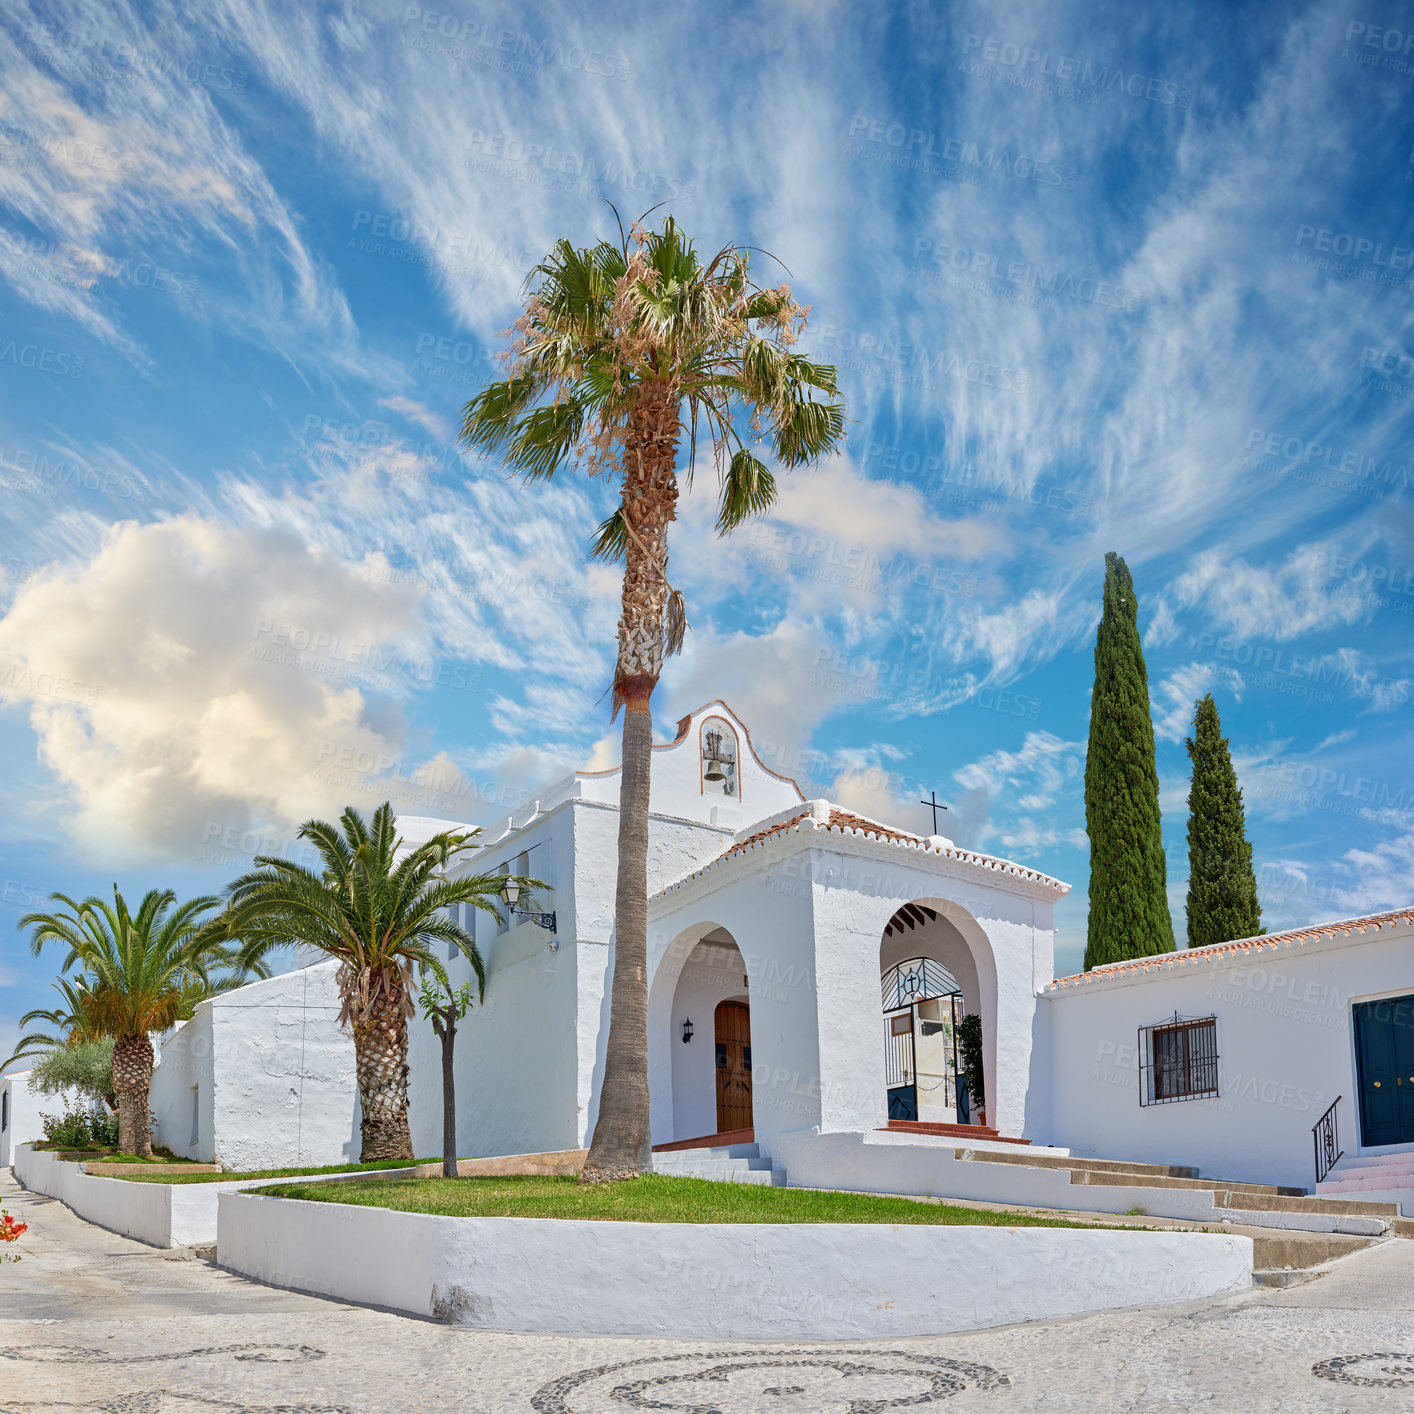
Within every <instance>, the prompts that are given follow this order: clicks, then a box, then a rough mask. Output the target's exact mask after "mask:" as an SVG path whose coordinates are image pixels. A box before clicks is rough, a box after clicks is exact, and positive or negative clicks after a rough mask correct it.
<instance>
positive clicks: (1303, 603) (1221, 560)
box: [1162, 544, 1371, 643]
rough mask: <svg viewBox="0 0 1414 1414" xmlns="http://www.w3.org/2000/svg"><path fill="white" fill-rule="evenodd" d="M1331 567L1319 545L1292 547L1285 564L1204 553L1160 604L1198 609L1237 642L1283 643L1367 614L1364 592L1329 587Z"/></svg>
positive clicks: (1339, 584)
mask: <svg viewBox="0 0 1414 1414" xmlns="http://www.w3.org/2000/svg"><path fill="white" fill-rule="evenodd" d="M1331 563H1332V551H1331V548H1330V547H1329V546H1328V545H1319V544H1308V545H1301V546H1298V547H1297V548H1296V549H1295V550H1293V551H1292V552H1291V554H1290V555H1289V556H1288V557H1287V559H1286V561H1285V563H1283V564H1277V565H1270V566H1266V565H1252V564H1248V563H1247V562H1246V561H1245V560H1242V559H1240V558H1234V557H1231V556H1229V555H1227V554H1226V553H1224V552H1223V551H1222V550H1219V549H1213V550H1205V551H1202V552H1201V553H1200V554H1199V555H1197V556H1196V557H1195V559H1194V561H1193V565H1192V567H1191V568H1190V569H1188V570H1186V571H1185V572H1184V573H1183V574H1181V575H1180V576H1179V577H1178V578H1177V579H1176V580H1174V582H1173V583H1172V584H1171V585H1169V586H1168V588H1167V589H1166V590H1165V591H1164V595H1163V600H1162V602H1163V603H1165V604H1172V605H1176V606H1177V607H1179V608H1182V609H1191V608H1195V607H1198V608H1201V609H1202V610H1203V612H1204V613H1206V614H1207V616H1208V618H1209V619H1210V620H1211V621H1213V622H1214V623H1216V624H1217V625H1218V626H1219V627H1220V628H1221V629H1224V630H1226V631H1227V632H1228V633H1230V634H1232V635H1235V636H1236V637H1238V638H1243V639H1247V638H1258V639H1275V640H1276V641H1277V642H1279V643H1286V642H1289V641H1291V640H1292V639H1295V638H1300V637H1303V636H1305V635H1307V634H1311V633H1315V632H1317V631H1319V630H1321V629H1328V628H1338V627H1341V626H1344V625H1347V624H1353V623H1359V622H1360V621H1361V620H1363V619H1365V618H1367V617H1368V616H1369V614H1370V612H1371V601H1370V596H1369V594H1368V593H1364V594H1362V593H1361V592H1360V589H1359V588H1358V587H1357V586H1356V585H1354V584H1352V583H1349V582H1340V581H1336V582H1335V583H1334V584H1333V583H1332V576H1331V571H1330V565H1331ZM1163 612H1170V610H1169V609H1167V608H1166V609H1164V610H1163Z"/></svg>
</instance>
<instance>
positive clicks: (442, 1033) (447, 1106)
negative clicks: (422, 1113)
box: [432, 1006, 457, 1178]
mask: <svg viewBox="0 0 1414 1414" xmlns="http://www.w3.org/2000/svg"><path fill="white" fill-rule="evenodd" d="M432 1029H433V1030H434V1031H435V1032H436V1033H437V1036H438V1038H439V1039H440V1040H441V1042H442V1177H443V1178H455V1177H456V1176H457V1077H456V1071H455V1068H454V1067H453V1064H452V1061H453V1056H454V1054H455V1051H456V1044H457V1009H456V1007H455V1006H449V1007H447V1008H445V1009H444V1010H443V1011H442V1013H441V1015H440V1017H437V1016H434V1017H433V1019H432Z"/></svg>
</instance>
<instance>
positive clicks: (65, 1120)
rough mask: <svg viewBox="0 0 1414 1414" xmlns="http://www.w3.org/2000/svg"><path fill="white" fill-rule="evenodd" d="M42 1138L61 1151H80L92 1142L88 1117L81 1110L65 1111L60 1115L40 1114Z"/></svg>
mask: <svg viewBox="0 0 1414 1414" xmlns="http://www.w3.org/2000/svg"><path fill="white" fill-rule="evenodd" d="M39 1122H40V1124H42V1125H43V1126H44V1137H45V1139H46V1140H48V1141H49V1143H51V1144H57V1145H58V1146H59V1147H60V1148H62V1149H82V1148H85V1147H86V1146H87V1145H89V1144H91V1143H92V1142H93V1128H92V1125H91V1124H90V1122H89V1115H88V1114H87V1113H86V1112H85V1111H83V1110H65V1111H64V1113H63V1114H61V1115H47V1114H41V1115H40V1116H39Z"/></svg>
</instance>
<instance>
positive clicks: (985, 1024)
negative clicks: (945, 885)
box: [879, 897, 997, 1122]
mask: <svg viewBox="0 0 1414 1414" xmlns="http://www.w3.org/2000/svg"><path fill="white" fill-rule="evenodd" d="M911 958H925V959H928V960H929V961H931V962H933V963H936V964H937V965H938V966H939V967H941V968H942V969H944V970H945V971H946V972H947V973H948V974H949V975H950V976H951V977H952V978H954V979H955V980H956V983H957V988H958V991H959V992H960V993H961V1006H960V1013H961V1015H968V1014H974V1015H976V1016H978V1017H980V1018H981V1022H982V1069H983V1086H982V1090H983V1094H984V1097H985V1099H988V1100H989V1099H990V1098H991V1097H992V1096H993V1095H995V1094H996V1071H997V966H996V958H995V955H994V954H993V951H992V947H991V944H990V942H989V941H988V938H987V934H986V932H985V931H984V930H983V928H982V926H981V924H979V923H978V921H977V920H976V919H975V918H974V917H973V916H972V915H971V914H970V913H969V912H968V911H967V910H966V909H964V908H962V907H961V906H960V905H959V904H957V903H955V902H953V901H951V900H949V899H942V898H926V897H925V898H918V899H913V900H911V901H910V902H909V903H906V904H904V905H902V906H901V907H899V908H897V909H895V911H894V912H893V913H892V914H891V915H890V917H889V920H888V922H887V923H886V924H885V925H884V929H883V934H882V936H881V938H880V941H879V973H880V976H881V977H882V976H883V975H884V974H886V973H888V972H889V971H890V969H892V968H894V967H896V966H897V965H898V964H900V963H902V962H904V961H906V960H908V959H911ZM934 990H936V989H934ZM884 1012H885V1007H884V1005H883V999H882V998H881V1003H880V1013H879V1014H880V1018H881V1025H880V1046H879V1055H880V1065H881V1068H882V1069H883V1071H884V1074H883V1080H884V1086H885V1093H887V1092H888V1088H889V1082H890V1081H891V1080H892V1081H895V1082H897V1081H898V1080H899V1076H898V1075H897V1074H893V1073H891V1072H892V1071H895V1070H897V1065H896V1064H891V1062H892V1061H896V1060H897V1057H896V1056H895V1055H894V1054H893V1052H892V1051H891V1049H890V1046H889V1042H888V1039H887V1035H888V1033H887V1032H886V1030H885V1028H884V1025H883V1017H884ZM940 1019H942V1018H940ZM930 1020H931V1018H930ZM922 1024H923V1023H922V1019H921V1018H920V1016H919V1015H918V1014H917V1013H916V1009H915V1015H914V1016H913V1018H912V1027H911V1030H910V1032H909V1037H908V1046H909V1050H910V1054H912V1053H913V1048H914V1047H917V1046H920V1045H922V1044H924V1038H923V1037H922V1036H920V1034H919V1033H920V1029H921V1026H922ZM894 1025H895V1027H897V1026H898V1025H899V1023H898V1022H895V1023H894ZM959 1063H960V1064H961V1057H959ZM962 1068H963V1069H965V1065H963V1066H962ZM898 1088H907V1087H898ZM935 1088H936V1087H935ZM948 1098H949V1099H951V1100H952V1102H953V1104H952V1105H948V1104H947V1103H946V1101H945V1100H944V1099H943V1097H942V1096H941V1095H938V1096H934V1097H933V1102H932V1104H927V1103H926V1102H925V1101H924V1099H923V1098H922V1097H917V1096H915V1102H916V1103H917V1104H919V1105H920V1106H921V1108H920V1110H919V1112H918V1113H917V1115H916V1117H917V1118H919V1119H921V1120H923V1121H925V1122H928V1121H930V1120H934V1119H936V1120H940V1121H942V1122H953V1121H955V1120H956V1119H957V1117H958V1116H957V1114H956V1112H955V1110H953V1112H952V1113H950V1114H946V1115H944V1114H941V1113H935V1114H928V1113H924V1112H923V1110H924V1109H934V1110H942V1109H953V1106H955V1104H956V1095H955V1092H954V1094H953V1095H952V1096H949V1097H948ZM973 1103H974V1112H973V1113H972V1114H971V1116H970V1117H971V1119H972V1120H973V1122H976V1121H977V1119H978V1117H979V1116H978V1114H977V1113H976V1112H975V1111H976V1108H979V1107H977V1106H976V1104H975V1098H974V1102H973ZM983 1107H985V1104H984V1106H983ZM990 1117H991V1116H989V1118H990Z"/></svg>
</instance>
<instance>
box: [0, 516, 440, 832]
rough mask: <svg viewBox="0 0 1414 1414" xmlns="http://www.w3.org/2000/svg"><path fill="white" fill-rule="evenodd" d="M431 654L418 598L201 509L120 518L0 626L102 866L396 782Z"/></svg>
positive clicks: (74, 827)
mask: <svg viewBox="0 0 1414 1414" xmlns="http://www.w3.org/2000/svg"><path fill="white" fill-rule="evenodd" d="M429 658H430V643H429V638H428V635H427V633H426V629H425V627H424V625H423V623H422V621H421V614H420V610H419V604H418V595H417V594H415V593H414V592H412V591H410V590H408V589H406V588H403V587H399V586H396V585H387V584H382V583H379V582H378V581H377V580H376V579H370V578H369V577H367V576H366V575H365V574H363V573H361V572H360V567H359V566H357V565H353V564H348V563H344V562H340V561H339V560H337V559H335V558H333V557H331V556H329V555H327V554H323V553H321V552H319V551H317V550H311V549H310V548H309V547H307V546H306V545H304V544H303V543H301V542H300V541H299V540H297V539H296V538H294V537H293V536H291V535H289V534H288V533H285V532H281V531H276V530H259V529H245V530H235V529H231V528H229V527H226V526H223V525H221V524H219V523H216V522H212V521H209V520H204V519H201V518H199V517H195V516H184V517H180V518H177V519H175V520H170V521H166V522H162V523H159V524H153V525H146V526H142V525H137V524H135V523H132V522H125V523H123V524H120V525H117V526H115V527H113V528H112V530H111V531H110V532H109V533H108V535H107V537H106V538H105V540H104V543H103V546H102V548H101V549H100V550H99V551H98V553H97V554H96V555H95V556H94V557H93V558H92V559H91V560H90V561H88V562H87V563H85V564H79V565H74V566H70V567H67V568H61V567H54V568H51V570H50V571H49V572H47V573H45V574H43V575H40V576H37V577H35V578H33V579H31V580H30V581H29V582H28V583H27V584H26V585H25V586H24V587H23V588H22V589H21V590H20V591H19V593H18V594H17V595H16V597H15V600H14V602H13V603H12V605H11V606H10V609H9V612H8V613H7V614H6V615H5V617H4V619H3V620H0V665H3V669H4V672H3V678H0V689H3V694H4V697H5V700H6V701H7V702H9V703H11V704H14V705H20V706H23V707H25V708H27V710H28V713H29V720H30V723H31V725H32V727H33V728H34V730H35V732H36V734H37V735H38V738H39V753H40V757H41V759H42V761H43V762H44V763H45V764H46V765H47V766H48V767H49V768H50V769H51V770H52V771H53V772H54V773H55V775H56V776H57V777H58V778H59V780H60V781H61V782H62V783H63V784H64V786H65V788H66V790H67V792H68V801H67V806H66V809H65V816H66V824H67V826H68V827H69V829H70V830H71V832H72V833H73V834H74V836H75V837H76V838H77V839H78V840H79V841H80V843H81V844H82V845H83V847H84V848H85V850H86V851H87V852H89V853H91V854H92V855H93V856H94V857H96V858H123V857H146V856H152V855H160V854H163V853H168V854H172V855H178V856H183V857H187V858H190V857H192V856H193V855H196V854H197V853H198V852H199V850H200V849H201V848H202V846H203V845H204V844H205V843H208V842H210V841H212V840H214V839H217V838H219V837H221V836H222V835H224V834H225V833H226V832H227V831H229V830H231V829H235V830H236V831H238V832H239V831H244V830H246V829H248V828H251V827H264V826H267V825H272V826H277V827H288V826H289V825H291V824H294V823H297V822H298V821H300V820H302V819H304V818H306V817H308V816H309V815H311V814H327V813H331V812H332V813H336V812H337V811H338V810H339V809H340V808H342V806H343V805H344V804H345V803H346V802H347V800H348V798H349V793H350V791H351V790H357V789H365V790H366V789H367V788H368V787H367V781H368V778H369V777H384V778H391V777H399V776H401V777H406V775H408V774H409V773H410V772H411V771H412V770H414V769H415V768H414V767H412V766H408V765H405V764H404V763H402V761H401V757H402V753H403V750H404V724H403V717H402V710H401V707H400V706H399V705H398V703H399V700H400V699H401V698H403V697H405V696H406V695H407V694H408V693H409V692H410V691H412V690H414V689H415V687H416V685H417V683H418V681H419V679H420V677H421V676H422V674H421V673H420V671H419V669H420V666H421V665H422V664H423V663H424V662H426V661H428V659H429ZM372 789H373V792H374V793H375V794H376V793H377V791H378V789H379V787H377V786H374V787H373V788H372ZM380 798H381V797H380ZM372 803H376V801H374V802H372Z"/></svg>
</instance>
